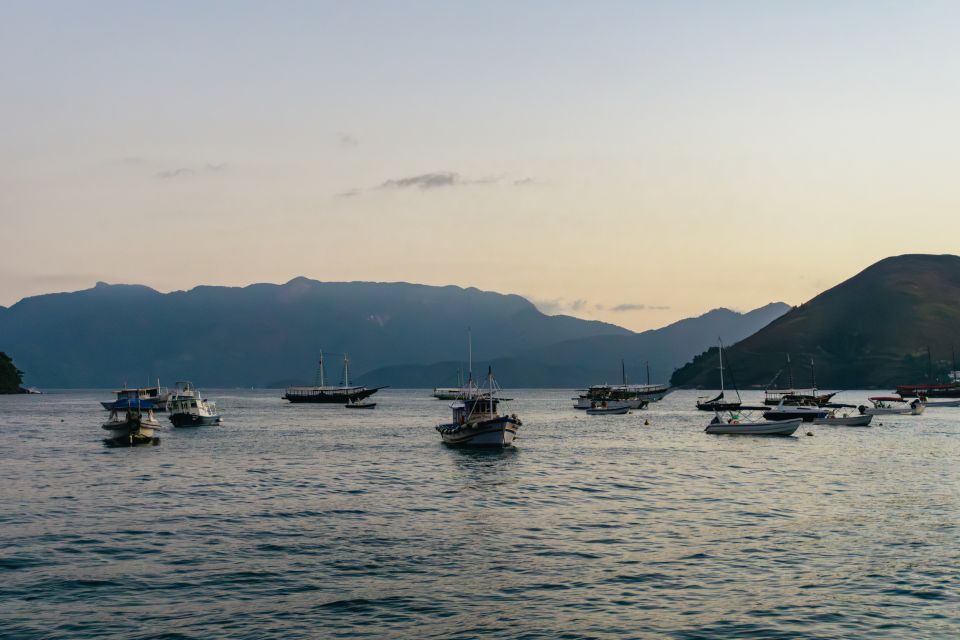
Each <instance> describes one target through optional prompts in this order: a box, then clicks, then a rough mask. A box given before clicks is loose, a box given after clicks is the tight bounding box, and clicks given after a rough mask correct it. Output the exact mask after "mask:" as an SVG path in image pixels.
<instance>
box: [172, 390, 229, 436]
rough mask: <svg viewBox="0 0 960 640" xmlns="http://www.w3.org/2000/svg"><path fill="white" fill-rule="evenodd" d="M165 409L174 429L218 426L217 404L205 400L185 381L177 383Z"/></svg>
mask: <svg viewBox="0 0 960 640" xmlns="http://www.w3.org/2000/svg"><path fill="white" fill-rule="evenodd" d="M167 409H168V410H169V411H170V422H172V423H173V426H175V427H200V426H207V425H212V424H218V423H219V422H220V419H221V418H220V414H219V413H217V404H216V403H215V402H210V401H208V400H205V399H204V398H203V397H201V396H200V392H199V391H197V390H196V389H194V387H193V384H192V383H190V382H186V381H181V382H177V385H176V387H175V389H174V392H173V395H171V396H170V400H168V401H167Z"/></svg>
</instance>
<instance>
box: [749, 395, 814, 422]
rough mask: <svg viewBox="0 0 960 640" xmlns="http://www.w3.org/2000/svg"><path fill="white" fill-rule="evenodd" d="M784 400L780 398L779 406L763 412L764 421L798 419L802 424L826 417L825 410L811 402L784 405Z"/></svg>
mask: <svg viewBox="0 0 960 640" xmlns="http://www.w3.org/2000/svg"><path fill="white" fill-rule="evenodd" d="M786 402H787V400H786V398H781V400H780V404H778V405H777V406H776V407H774V408H773V409H768V410H767V411H764V413H763V417H764V418H765V419H766V420H774V421H777V420H793V419H794V418H800V419H801V420H803V421H804V422H813V421H814V420H817V419H820V418H826V417H827V413H828V412H827V410H826V409H822V408H820V407H819V406H817V405H816V404H813V403H812V402H811V403H809V404H807V403H803V404H790V405H788V404H786Z"/></svg>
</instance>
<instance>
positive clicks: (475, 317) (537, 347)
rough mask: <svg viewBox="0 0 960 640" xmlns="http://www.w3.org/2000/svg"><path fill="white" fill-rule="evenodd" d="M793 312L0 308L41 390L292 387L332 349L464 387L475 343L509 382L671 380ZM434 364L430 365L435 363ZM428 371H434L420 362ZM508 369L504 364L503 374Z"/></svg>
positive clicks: (383, 374)
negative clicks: (616, 314)
mask: <svg viewBox="0 0 960 640" xmlns="http://www.w3.org/2000/svg"><path fill="white" fill-rule="evenodd" d="M788 308H789V307H787V305H784V304H782V303H776V304H773V305H768V306H766V307H763V308H762V309H758V310H756V311H754V312H751V313H747V314H740V313H737V312H733V311H730V310H726V309H718V310H714V311H711V312H709V313H706V314H704V315H702V316H700V317H698V318H692V319H688V320H683V321H680V322H678V323H674V324H673V325H670V326H669V327H665V328H663V329H659V330H655V331H646V332H643V333H634V332H632V331H629V330H628V329H625V328H623V327H619V326H616V325H613V324H609V323H604V322H598V321H590V320H582V319H579V318H573V317H570V316H563V315H557V316H551V315H546V314H544V313H541V312H540V311H539V310H538V309H537V308H536V307H535V306H534V305H533V304H532V303H531V302H529V301H528V300H526V299H524V298H522V297H520V296H517V295H505V294H500V293H493V292H486V291H480V290H478V289H475V288H461V287H455V286H446V287H433V286H426V285H417V284H408V283H372V282H318V281H315V280H309V279H306V278H295V279H293V280H291V281H289V282H287V283H285V284H281V285H277V284H254V285H250V286H246V287H213V286H200V287H196V288H194V289H191V290H189V291H175V292H171V293H160V292H158V291H155V290H154V289H151V288H149V287H145V286H140V285H109V284H105V283H98V284H97V285H96V286H95V287H93V288H90V289H86V290H83V291H76V292H70V293H56V294H47V295H40V296H34V297H30V298H25V299H23V300H21V301H20V302H18V303H16V304H14V305H12V306H11V307H9V308H6V309H0V349H3V350H5V351H6V352H8V353H10V354H11V355H13V356H14V357H15V358H16V360H17V363H18V364H19V365H20V366H21V367H22V368H23V369H24V370H25V371H26V372H27V376H26V377H27V380H28V382H29V383H30V384H31V385H36V386H40V387H46V388H57V387H60V388H78V387H113V386H116V385H120V384H130V385H135V384H143V383H147V382H149V381H153V380H155V379H156V378H160V379H161V380H162V381H165V382H166V383H168V384H169V383H171V382H173V381H174V380H178V379H188V380H192V381H194V382H195V383H197V384H198V385H201V386H206V387H235V386H244V387H246V386H268V387H282V386H286V385H288V384H295V383H310V382H312V381H313V380H314V373H315V370H316V361H317V355H318V353H319V352H320V350H321V349H324V352H325V356H326V360H327V372H328V380H332V381H334V382H336V380H337V378H338V377H339V373H340V369H341V366H340V363H339V362H338V361H340V360H342V358H343V355H342V354H343V353H344V352H346V353H348V354H349V355H350V360H351V372H352V373H353V374H355V378H357V379H360V380H362V381H366V382H374V381H375V382H380V383H383V384H391V385H394V386H398V387H432V386H435V385H438V384H444V381H447V383H449V382H453V383H455V380H453V379H455V377H456V367H457V362H458V361H460V362H462V361H463V360H466V351H467V340H466V329H467V327H470V328H471V329H472V335H473V351H474V354H475V355H476V356H477V357H478V366H482V364H481V362H480V361H481V360H483V361H490V362H494V364H495V365H496V366H497V373H498V377H499V378H500V379H501V380H502V381H503V383H504V384H505V385H509V386H512V387H520V386H544V387H556V386H582V385H586V384H591V383H595V382H596V381H597V380H599V379H600V378H601V377H602V378H604V379H611V380H618V379H619V377H620V373H619V372H620V358H624V359H625V360H626V361H627V366H628V368H629V374H630V376H631V378H632V379H635V380H638V379H640V378H641V377H643V376H645V373H644V374H641V368H642V367H643V362H646V361H649V362H650V366H651V369H652V371H653V372H654V379H655V380H660V381H665V380H666V379H667V377H668V376H669V374H670V372H671V371H672V370H673V369H674V368H675V367H677V366H679V365H681V364H682V363H684V362H686V361H687V360H689V359H690V358H692V357H693V356H694V355H695V354H696V353H699V352H700V351H702V350H703V349H704V348H706V346H707V345H709V344H711V343H712V342H714V341H715V340H716V338H717V336H718V335H723V336H724V337H725V339H728V340H730V341H734V340H739V339H742V338H744V337H746V336H748V335H750V334H751V333H753V332H754V331H756V330H757V329H759V328H760V327H762V326H763V325H765V324H767V323H768V322H770V320H772V319H773V318H775V317H777V316H778V315H780V314H782V313H783V312H784V311H786V310H787V309H788ZM429 365H432V367H433V368H430V366H429ZM424 367H426V368H424ZM501 367H502V369H501Z"/></svg>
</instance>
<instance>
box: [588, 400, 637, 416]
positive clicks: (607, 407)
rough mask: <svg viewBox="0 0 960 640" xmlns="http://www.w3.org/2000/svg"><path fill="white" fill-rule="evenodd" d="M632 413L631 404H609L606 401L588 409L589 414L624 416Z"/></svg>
mask: <svg viewBox="0 0 960 640" xmlns="http://www.w3.org/2000/svg"><path fill="white" fill-rule="evenodd" d="M628 413H630V406H629V405H626V404H620V403H612V404H608V403H606V402H604V403H603V404H602V405H601V406H599V407H591V408H589V409H587V415H588V416H623V415H626V414H628Z"/></svg>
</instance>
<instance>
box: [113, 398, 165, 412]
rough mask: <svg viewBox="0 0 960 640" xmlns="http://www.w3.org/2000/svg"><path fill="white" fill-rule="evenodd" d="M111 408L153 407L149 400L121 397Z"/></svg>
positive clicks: (147, 408) (148, 408)
mask: <svg viewBox="0 0 960 640" xmlns="http://www.w3.org/2000/svg"><path fill="white" fill-rule="evenodd" d="M112 408H113V409H120V410H123V409H146V410H150V409H154V408H155V407H154V406H153V403H152V402H150V401H149V400H140V399H139V398H121V399H120V400H117V401H116V402H114V403H113V407H112Z"/></svg>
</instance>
